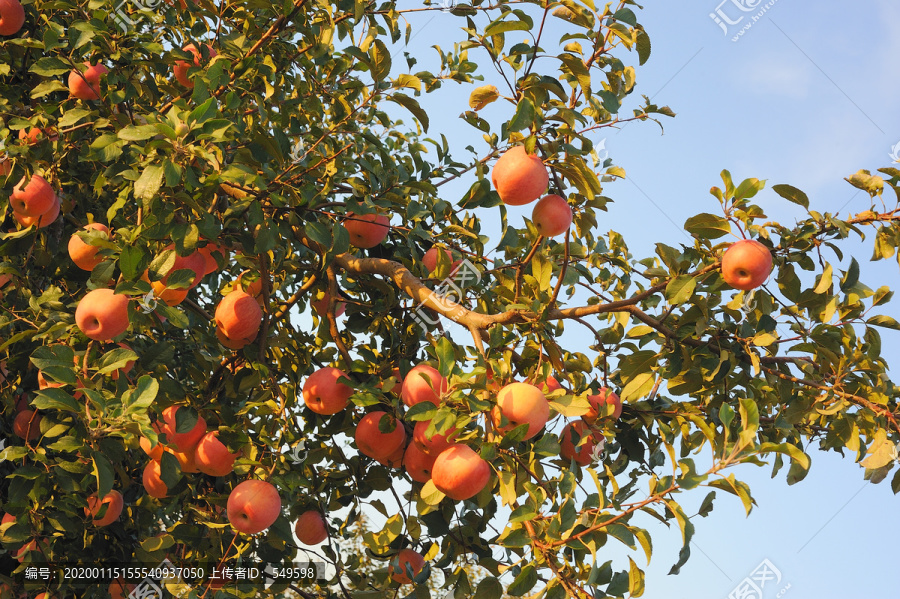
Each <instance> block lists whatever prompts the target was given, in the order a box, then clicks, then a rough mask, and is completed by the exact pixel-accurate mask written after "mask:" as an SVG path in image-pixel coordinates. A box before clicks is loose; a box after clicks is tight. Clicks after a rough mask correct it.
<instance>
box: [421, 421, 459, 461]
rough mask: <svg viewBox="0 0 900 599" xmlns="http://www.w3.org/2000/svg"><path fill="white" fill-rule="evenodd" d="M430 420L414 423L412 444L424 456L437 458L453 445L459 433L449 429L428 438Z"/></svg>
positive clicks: (454, 429)
mask: <svg viewBox="0 0 900 599" xmlns="http://www.w3.org/2000/svg"><path fill="white" fill-rule="evenodd" d="M430 424H431V421H430V420H423V421H420V422H417V423H416V427H415V428H414V429H413V444H414V445H417V446H418V447H419V449H421V450H422V452H423V453H425V454H426V455H429V456H432V457H437V456H438V455H440V453H441V452H442V451H444V450H445V449H447V448H448V447H450V446H451V445H453V443H454V442H455V440H456V437H457V436H458V435H459V431H458V430H456V428H451V429H450V430H448V431H446V432H445V433H443V434H441V433H437V432H436V433H434V434H433V435H431V436H430V437H429V436H428V434H427V431H428V426H429V425H430Z"/></svg>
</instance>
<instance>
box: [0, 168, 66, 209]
mask: <svg viewBox="0 0 900 599" xmlns="http://www.w3.org/2000/svg"><path fill="white" fill-rule="evenodd" d="M23 185H25V177H22V180H21V181H19V183H18V184H17V185H16V186H15V187H14V188H13V191H12V194H10V196H9V205H10V207H12V209H13V211H15V212H18V213H19V214H20V215H21V216H32V217H35V216H41V215H42V214H47V213H48V212H49V211H50V209H51V208H53V204H54V202H56V192H54V191H53V188H52V187H50V184H49V183H47V180H46V179H44V178H43V177H42V176H40V175H32V176H31V180H30V181H28V184H27V185H25V187H24V188H23V187H22V186H23Z"/></svg>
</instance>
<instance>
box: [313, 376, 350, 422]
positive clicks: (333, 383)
mask: <svg viewBox="0 0 900 599" xmlns="http://www.w3.org/2000/svg"><path fill="white" fill-rule="evenodd" d="M341 378H346V379H349V378H350V377H348V376H347V374H346V373H345V372H344V371H343V370H340V369H339V368H334V367H332V366H326V367H325V368H320V369H319V370H317V371H315V372H314V373H312V374H311V375H309V377H308V378H307V379H306V382H305V383H303V401H304V403H306V407H307V408H309V409H310V410H312V411H313V412H315V413H316V414H321V415H323V416H331V415H333V414H337V413H338V412H340V411H341V410H343V409H344V408H346V407H347V404H348V403H349V402H350V396H351V395H353V389H352V388H351V387H348V386H347V385H345V384H344V383H341V382H338V380H339V379H341Z"/></svg>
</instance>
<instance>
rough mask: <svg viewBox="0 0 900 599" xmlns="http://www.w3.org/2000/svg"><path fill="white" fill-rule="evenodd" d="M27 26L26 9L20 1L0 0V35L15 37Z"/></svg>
mask: <svg viewBox="0 0 900 599" xmlns="http://www.w3.org/2000/svg"><path fill="white" fill-rule="evenodd" d="M24 24H25V8H24V7H23V6H22V3H21V2H19V0H0V35H15V34H16V33H18V32H19V30H20V29H22V25H24Z"/></svg>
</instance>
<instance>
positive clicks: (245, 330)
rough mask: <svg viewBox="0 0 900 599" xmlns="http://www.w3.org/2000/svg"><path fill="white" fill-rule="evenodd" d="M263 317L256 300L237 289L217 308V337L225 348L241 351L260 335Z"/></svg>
mask: <svg viewBox="0 0 900 599" xmlns="http://www.w3.org/2000/svg"><path fill="white" fill-rule="evenodd" d="M262 317H263V312H262V308H260V307H259V303H258V302H257V301H256V298H254V297H253V296H252V295H250V294H248V293H244V292H243V291H241V290H240V289H235V290H234V291H232V292H231V293H229V294H228V295H226V296H225V298H224V299H222V301H221V302H219V305H218V306H216V335H217V336H218V338H219V341H220V342H221V343H222V345H224V346H225V347H227V348H229V349H241V348H242V347H244V346H245V345H247V344H249V343H252V342H253V341H254V340H255V339H256V337H257V335H259V329H260V327H261V326H262Z"/></svg>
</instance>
